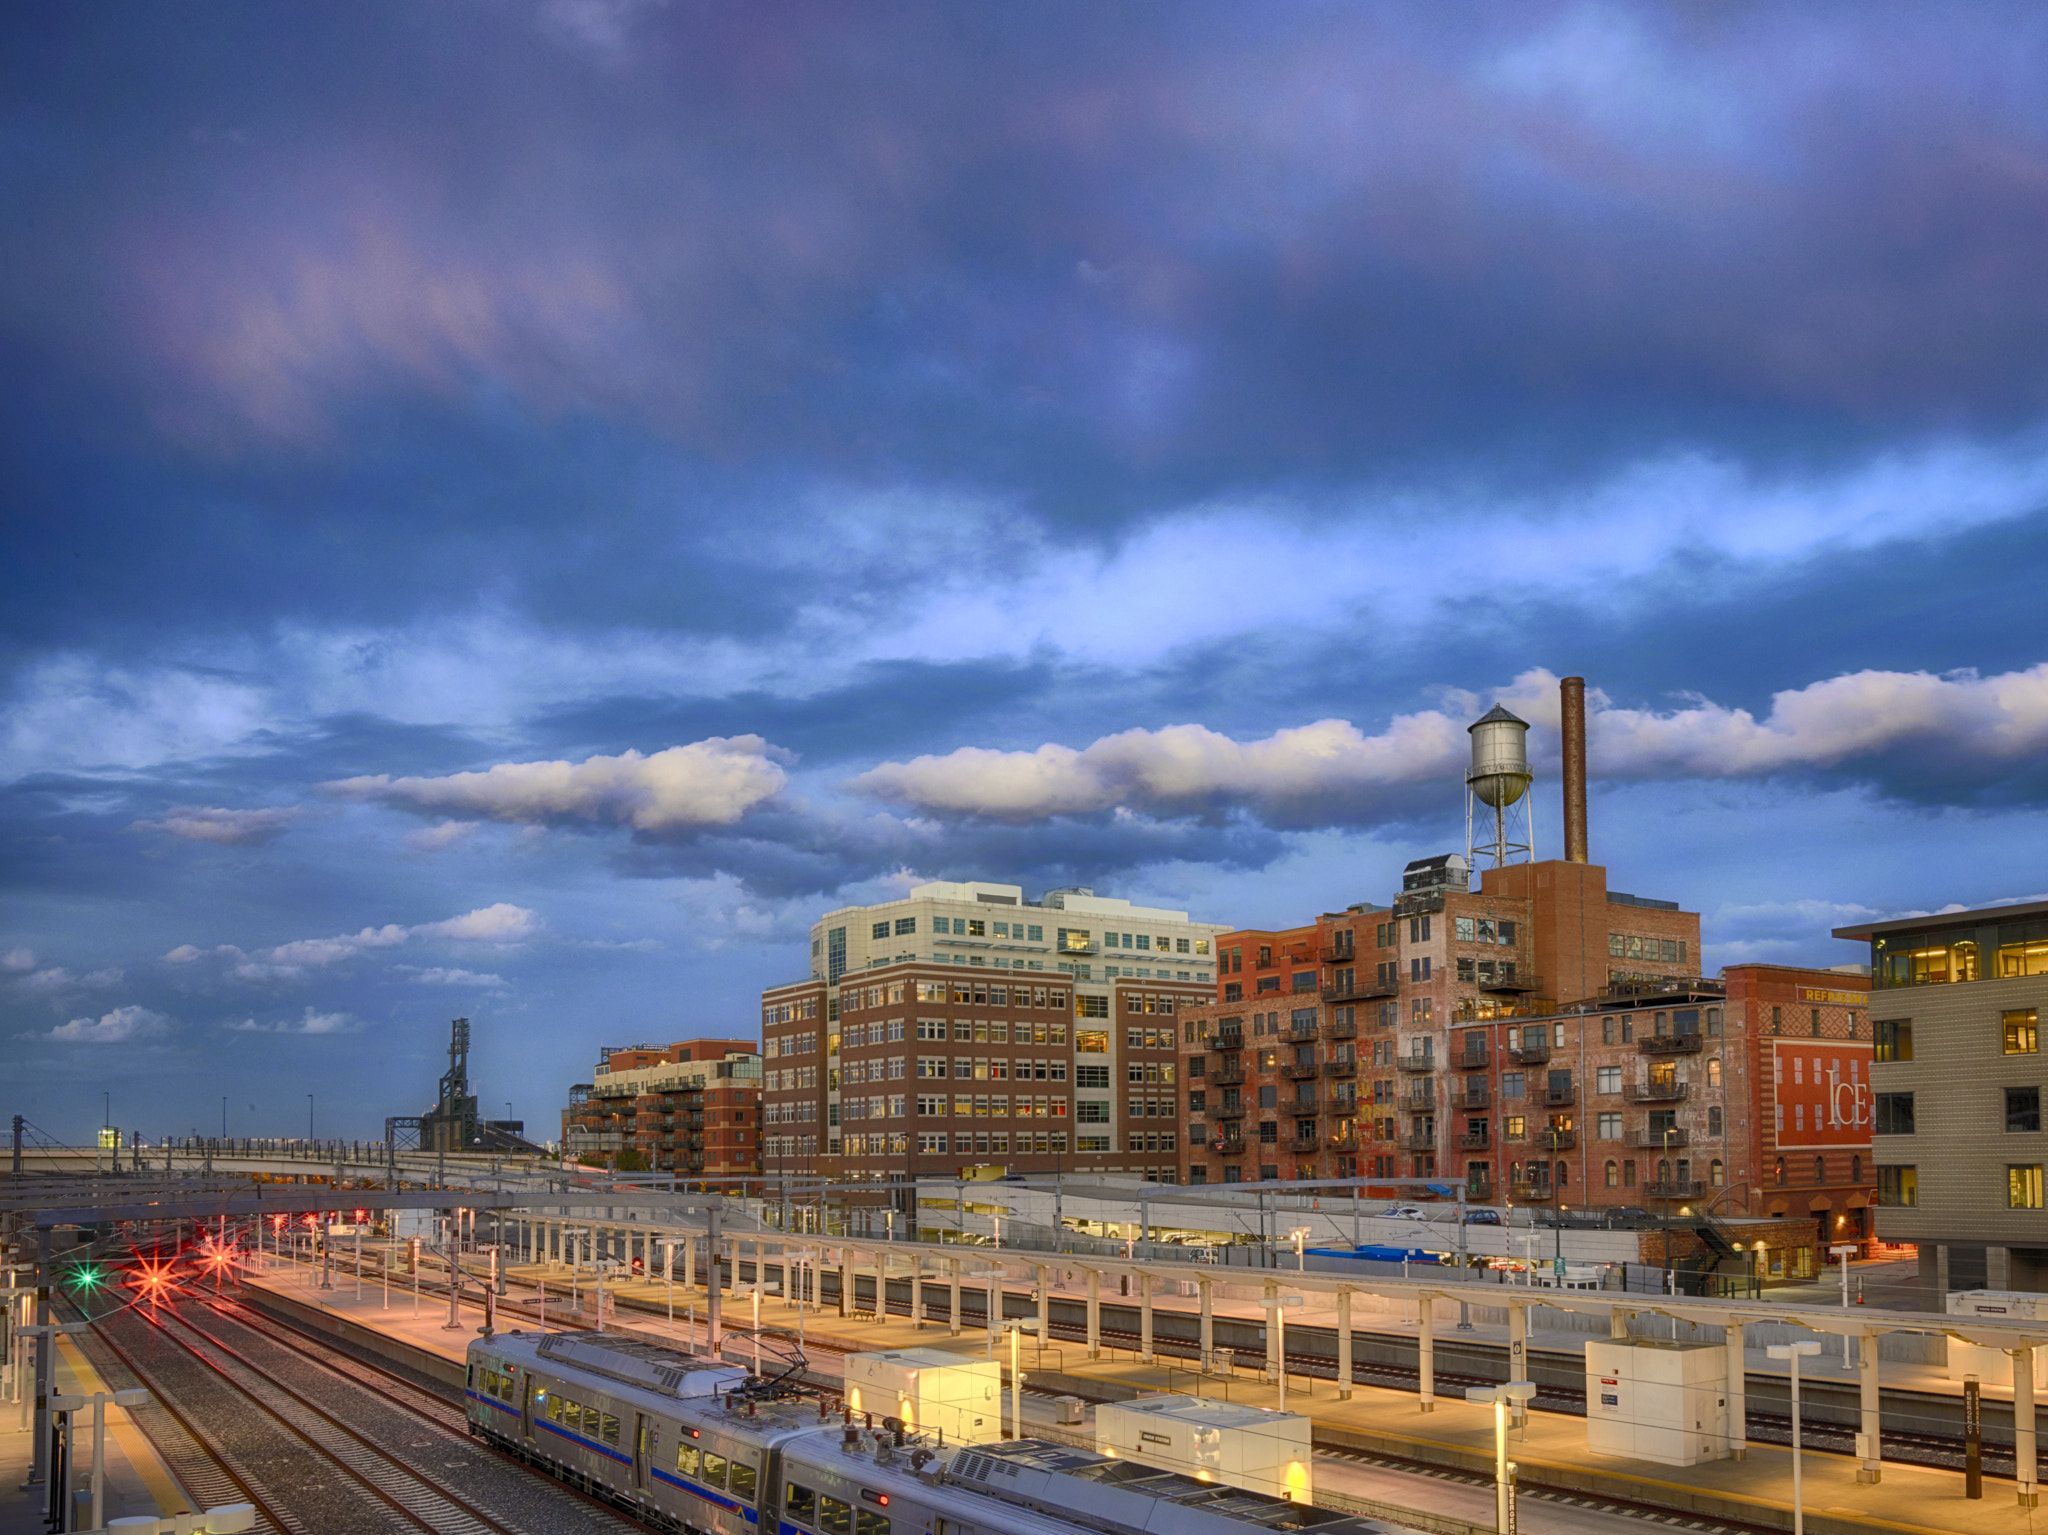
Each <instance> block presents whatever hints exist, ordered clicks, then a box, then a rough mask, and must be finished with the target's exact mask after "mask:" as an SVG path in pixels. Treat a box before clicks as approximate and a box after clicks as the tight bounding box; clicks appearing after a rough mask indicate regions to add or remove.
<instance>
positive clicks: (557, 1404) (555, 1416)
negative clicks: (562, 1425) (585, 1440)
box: [548, 1396, 562, 1423]
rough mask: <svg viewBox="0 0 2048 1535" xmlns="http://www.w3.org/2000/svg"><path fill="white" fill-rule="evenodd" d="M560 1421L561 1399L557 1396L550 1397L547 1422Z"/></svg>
mask: <svg viewBox="0 0 2048 1535" xmlns="http://www.w3.org/2000/svg"><path fill="white" fill-rule="evenodd" d="M561 1421H562V1399H561V1398H560V1397H558V1396H551V1397H549V1398H548V1422H550V1423H559V1422H561Z"/></svg>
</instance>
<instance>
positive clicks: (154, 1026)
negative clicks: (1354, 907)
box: [41, 1006, 171, 1045]
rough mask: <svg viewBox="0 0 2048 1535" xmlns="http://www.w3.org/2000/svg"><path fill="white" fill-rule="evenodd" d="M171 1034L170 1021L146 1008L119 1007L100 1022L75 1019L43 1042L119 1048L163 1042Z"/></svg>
mask: <svg viewBox="0 0 2048 1535" xmlns="http://www.w3.org/2000/svg"><path fill="white" fill-rule="evenodd" d="M170 1030H171V1020H170V1019H169V1018H167V1017H165V1016H164V1015H163V1014H162V1013H156V1012H151V1011H150V1010H149V1009H148V1008H146V1007H134V1006H130V1007H117V1008H115V1009H114V1010H113V1011H112V1012H111V1013H103V1014H101V1015H100V1016H99V1017H98V1018H74V1019H72V1020H71V1021H70V1022H69V1023H60V1024H58V1025H57V1027H56V1028H54V1029H52V1030H50V1032H49V1033H48V1034H45V1035H43V1036H41V1037H42V1038H44V1039H61V1040H67V1041H70V1042H72V1043H74V1044H87V1045H120V1044H127V1043H128V1042H129V1041H131V1040H138V1039H160V1038H162V1037H163V1036H164V1035H165V1034H168V1033H169V1032H170Z"/></svg>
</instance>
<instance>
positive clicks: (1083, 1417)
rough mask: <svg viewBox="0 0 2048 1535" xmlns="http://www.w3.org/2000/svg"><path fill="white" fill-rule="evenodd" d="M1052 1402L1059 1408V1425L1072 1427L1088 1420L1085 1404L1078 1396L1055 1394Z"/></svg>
mask: <svg viewBox="0 0 2048 1535" xmlns="http://www.w3.org/2000/svg"><path fill="white" fill-rule="evenodd" d="M1052 1402H1053V1406H1055V1407H1057V1408H1058V1409H1059V1410H1060V1415H1059V1423H1060V1426H1061V1427H1063V1428H1073V1427H1076V1426H1077V1425H1079V1424H1082V1423H1085V1422H1087V1421H1088V1408H1087V1404H1086V1403H1085V1402H1083V1401H1082V1400H1081V1399H1080V1398H1079V1397H1078V1396H1056V1397H1054V1398H1053V1399H1052Z"/></svg>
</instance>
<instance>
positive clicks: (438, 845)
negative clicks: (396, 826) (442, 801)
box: [405, 821, 480, 853]
mask: <svg viewBox="0 0 2048 1535" xmlns="http://www.w3.org/2000/svg"><path fill="white" fill-rule="evenodd" d="M479 824H480V823H478V822H476V821H443V822H442V823H441V824H440V825H439V826H427V827H422V828H421V829H420V830H419V831H414V832H407V833H406V835H405V845H406V846H407V847H408V848H410V849H412V851H414V852H415V853H440V852H445V851H446V850H447V849H449V848H451V847H454V846H455V845H456V844H457V843H461V842H467V841H468V840H469V839H470V838H471V837H473V836H475V835H476V832H477V828H478V825H479Z"/></svg>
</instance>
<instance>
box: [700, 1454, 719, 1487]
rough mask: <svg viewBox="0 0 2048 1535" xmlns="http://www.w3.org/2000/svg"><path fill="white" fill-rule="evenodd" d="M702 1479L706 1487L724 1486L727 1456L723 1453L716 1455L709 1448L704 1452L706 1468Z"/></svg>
mask: <svg viewBox="0 0 2048 1535" xmlns="http://www.w3.org/2000/svg"><path fill="white" fill-rule="evenodd" d="M701 1480H702V1481H703V1483H704V1485H705V1486H706V1487H723V1486H724V1485H725V1457H724V1456H723V1455H714V1454H712V1452H711V1451H709V1450H706V1451H705V1452H704V1470H703V1474H702V1477H701Z"/></svg>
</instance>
